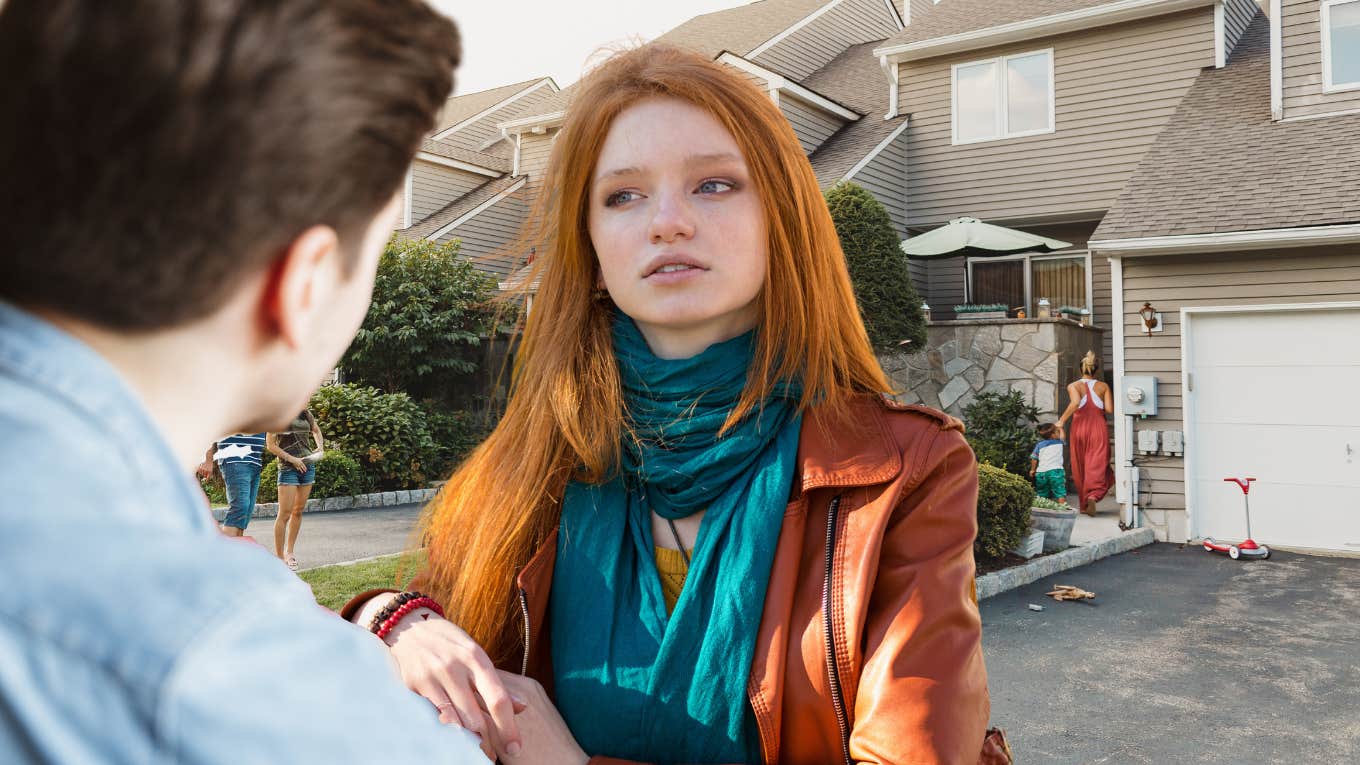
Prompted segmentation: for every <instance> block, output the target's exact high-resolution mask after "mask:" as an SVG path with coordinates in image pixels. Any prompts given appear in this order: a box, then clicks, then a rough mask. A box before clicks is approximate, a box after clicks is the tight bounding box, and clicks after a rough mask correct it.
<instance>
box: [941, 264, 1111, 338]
mask: <svg viewBox="0 0 1360 765" xmlns="http://www.w3.org/2000/svg"><path fill="white" fill-rule="evenodd" d="M1078 258H1081V259H1082V261H1083V262H1084V263H1085V268H1086V305H1085V308H1086V310H1088V311H1090V312H1091V313H1090V320H1091V323H1092V324H1095V323H1096V318H1095V317H1096V296H1095V294H1094V287H1095V284H1094V279H1093V278H1092V274H1091V251H1090V250H1089V249H1088V250H1078V251H1074V252H1067V251H1064V250H1059V251H1058V252H1022V253H1020V254H1018V255H998V256H995V257H990V258H985V257H969V258H968V259H967V266H966V270H967V273H966V275H965V278H964V282H963V295H964V297H963V300H964V302H965V303H968V302H972V299H973V264H974V263H994V262H997V261H1002V260H1022V261H1024V262H1025V310H1026V311H1027V312H1028V311H1030V307H1031V305H1032V306H1033V312H1032V313H1030V314H1029V315H1030V317H1031V318H1033V316H1034V314H1036V313H1037V312H1038V309H1039V306H1038V297H1036V296H1035V295H1034V268H1033V263H1034V261H1036V260H1076V259H1078ZM1051 308H1052V310H1053V311H1057V310H1058V309H1059V308H1061V306H1056V305H1055V306H1052V307H1051Z"/></svg>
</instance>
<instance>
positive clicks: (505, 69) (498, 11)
mask: <svg viewBox="0 0 1360 765" xmlns="http://www.w3.org/2000/svg"><path fill="white" fill-rule="evenodd" d="M429 1H430V4H431V5H433V6H434V7H435V8H437V9H439V10H440V11H442V12H444V13H446V14H448V15H449V16H452V17H453V19H454V20H455V21H457V22H458V27H459V31H460V32H461V33H462V38H463V64H462V66H460V67H459V68H458V74H457V82H458V84H457V91H456V92H457V93H459V94H462V93H475V92H477V91H479V90H486V89H488V88H495V87H499V86H501V85H509V84H510V83H513V82H522V81H524V80H530V79H534V78H536V77H543V76H548V77H552V78H553V80H554V81H556V82H557V84H558V86H559V87H563V88H565V87H566V86H568V85H570V84H571V83H573V82H575V81H576V80H578V79H580V77H581V72H582V70H583V68H584V67H585V65H586V63H587V60H588V59H590V57H591V56H592V54H594V53H595V52H596V51H597V50H599V49H600V48H601V47H602V46H609V45H620V44H627V43H628V42H629V41H633V40H650V39H653V38H655V37H657V36H659V35H661V34H662V33H664V32H666V31H668V30H670V29H672V28H674V27H676V26H679V25H680V24H681V23H682V22H684V21H687V20H688V19H690V18H693V17H694V16H698V15H700V14H704V13H711V12H713V11H719V10H723V9H725V8H735V7H736V6H739V5H746V4H747V3H748V2H750V0H631V2H620V1H619V0H555V1H550V0H528V1H527V2H525V1H524V0H519V1H518V2H515V1H514V0H429Z"/></svg>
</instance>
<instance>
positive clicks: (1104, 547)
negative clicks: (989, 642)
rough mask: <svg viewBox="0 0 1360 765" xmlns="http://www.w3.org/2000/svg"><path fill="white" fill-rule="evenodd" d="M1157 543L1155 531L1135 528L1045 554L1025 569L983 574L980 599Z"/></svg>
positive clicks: (978, 589) (1028, 564)
mask: <svg viewBox="0 0 1360 765" xmlns="http://www.w3.org/2000/svg"><path fill="white" fill-rule="evenodd" d="M1154 541H1156V538H1155V537H1154V535H1153V533H1152V529H1150V528H1143V529H1134V530H1132V531H1125V532H1123V533H1121V534H1119V535H1117V536H1113V537H1107V538H1105V539H1102V540H1100V541H1098V542H1092V543H1090V544H1085V545H1081V546H1080V547H1069V548H1067V549H1066V550H1063V551H1062V552H1060V553H1054V554H1052V555H1045V556H1044V557H1042V558H1039V559H1037V560H1032V561H1030V562H1029V563H1026V564H1024V565H1022V566H1015V567H1013V568H1007V569H1002V570H1001V571H993V572H992V573H990V574H983V575H982V576H980V577H978V578H977V596H978V600H983V599H985V598H990V597H992V596H993V595H999V594H1001V593H1003V592H1006V591H1007V590H1014V589H1016V588H1017V587H1024V586H1025V585H1027V584H1032V583H1034V582H1037V581H1039V580H1040V579H1043V578H1044V577H1047V576H1052V575H1054V574H1056V573H1058V572H1060V571H1066V570H1068V569H1070V568H1076V567H1077V566H1085V565H1086V564H1087V563H1094V562H1095V561H1098V560H1100V559H1101V558H1108V557H1110V556H1111V555H1118V554H1119V553H1125V552H1128V551H1129V550H1134V549H1137V548H1139V547H1145V546H1147V545H1150V544H1152V543H1153V542H1154Z"/></svg>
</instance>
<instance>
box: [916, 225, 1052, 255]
mask: <svg viewBox="0 0 1360 765" xmlns="http://www.w3.org/2000/svg"><path fill="white" fill-rule="evenodd" d="M1071 246H1072V245H1071V244H1070V243H1068V242H1060V241H1058V240H1057V239H1049V238H1048V237H1043V236H1035V235H1034V234H1027V233H1025V232H1024V231H1016V230H1015V229H1013V228H1005V227H1003V226H993V225H992V224H990V223H983V222H982V221H980V220H978V219H977V218H955V219H954V220H951V221H949V222H948V223H946V224H945V225H943V226H940V227H939V228H937V229H935V230H933V231H927V232H926V233H924V234H921V235H920V236H913V237H912V238H910V239H907V240H904V241H903V242H902V252H905V253H906V254H907V255H909V256H910V257H913V258H920V259H930V258H956V257H959V256H962V255H969V256H972V257H988V256H996V255H1015V254H1016V253H1021V252H1052V251H1054V250H1061V249H1065V248H1067V247H1071Z"/></svg>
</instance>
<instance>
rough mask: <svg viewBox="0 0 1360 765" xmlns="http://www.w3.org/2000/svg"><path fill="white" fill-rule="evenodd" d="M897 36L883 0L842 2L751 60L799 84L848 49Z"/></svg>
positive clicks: (890, 13) (895, 28)
mask: <svg viewBox="0 0 1360 765" xmlns="http://www.w3.org/2000/svg"><path fill="white" fill-rule="evenodd" d="M896 32H897V24H895V23H893V18H892V12H891V11H890V10H888V6H887V5H886V4H885V3H884V2H883V0H841V2H839V3H838V4H837V5H836V7H834V8H832V9H831V10H829V11H827V12H826V13H823V14H822V15H820V16H818V17H817V18H816V19H813V20H812V21H810V22H808V23H807V24H806V25H804V26H803V27H800V28H799V29H798V30H797V31H795V32H793V33H792V34H790V35H789V36H788V37H785V38H784V39H783V40H780V41H779V42H777V43H775V44H774V45H773V46H771V47H770V48H769V49H768V50H766V51H764V52H762V53H761V54H760V55H759V56H756V57H755V58H754V59H752V60H753V61H755V62H756V63H757V64H760V65H761V66H763V67H767V68H769V69H773V70H774V71H776V72H778V73H779V74H782V75H784V76H785V77H789V78H791V79H793V80H802V79H803V78H805V77H807V76H808V75H810V74H812V73H813V72H815V71H817V70H818V69H821V68H822V67H824V66H826V64H827V62H829V61H831V59H833V58H835V57H836V56H839V55H840V54H841V53H842V52H843V51H844V50H845V49H846V48H849V47H850V46H851V45H857V44H859V43H866V42H874V41H876V40H882V39H883V38H885V37H888V36H890V35H892V34H894V33H896Z"/></svg>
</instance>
